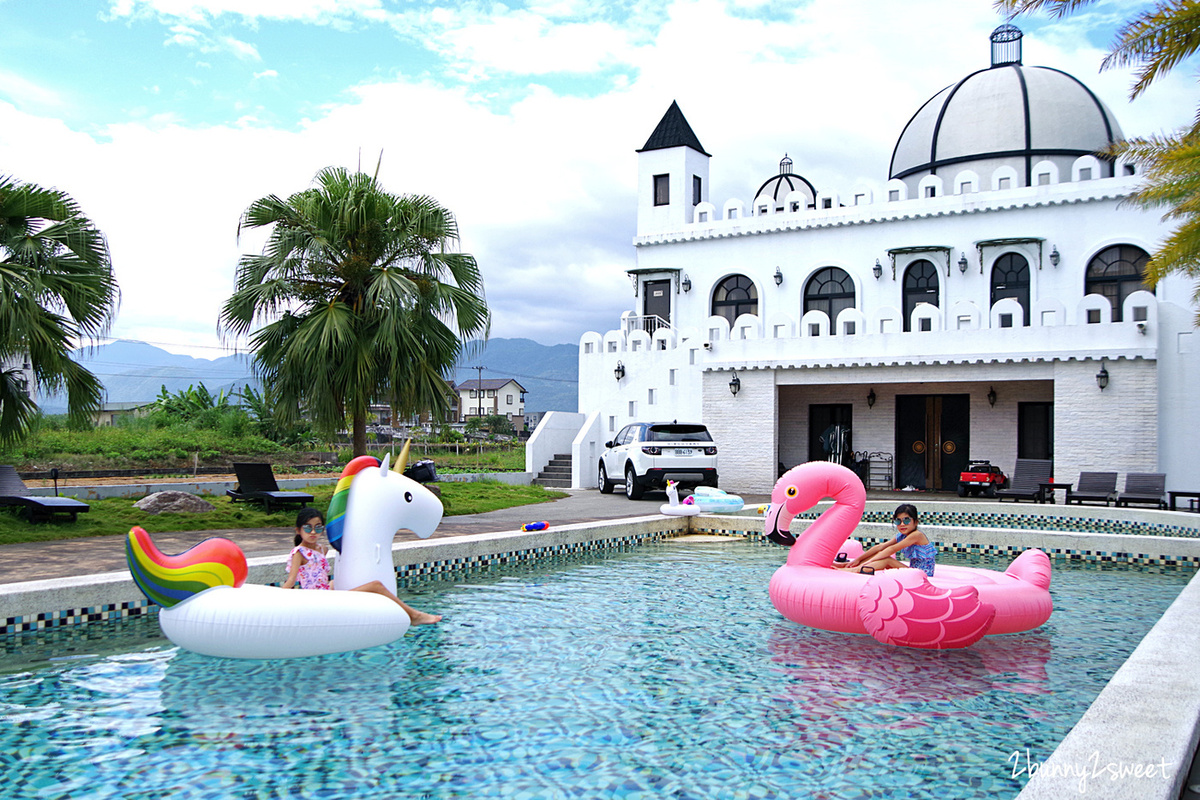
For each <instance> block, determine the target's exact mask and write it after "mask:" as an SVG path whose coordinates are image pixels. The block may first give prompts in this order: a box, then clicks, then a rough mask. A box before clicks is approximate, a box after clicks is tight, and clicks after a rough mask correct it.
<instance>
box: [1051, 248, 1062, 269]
mask: <svg viewBox="0 0 1200 800" xmlns="http://www.w3.org/2000/svg"><path fill="white" fill-rule="evenodd" d="M1059 261H1062V256H1060V255H1059V254H1058V245H1055V246H1054V247H1051V248H1050V264H1051V265H1052V266H1055V267H1057V266H1058V262H1059Z"/></svg>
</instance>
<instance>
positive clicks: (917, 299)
mask: <svg viewBox="0 0 1200 800" xmlns="http://www.w3.org/2000/svg"><path fill="white" fill-rule="evenodd" d="M902 291H903V293H904V330H906V331H907V330H909V329H910V326H911V325H912V312H913V311H914V310H915V309H916V307H917V303H929V304H930V305H934V306H936V305H938V274H937V267H935V266H933V262H932V261H929V260H927V259H924V258H922V259H920V260H919V261H914V262H913V263H911V264H909V265H908V269H907V270H905V271H904V288H903V290H902Z"/></svg>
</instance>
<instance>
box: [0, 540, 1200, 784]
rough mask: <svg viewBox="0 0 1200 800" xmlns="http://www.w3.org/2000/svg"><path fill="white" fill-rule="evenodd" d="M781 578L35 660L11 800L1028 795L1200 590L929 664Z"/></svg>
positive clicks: (78, 647)
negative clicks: (776, 589) (1114, 678)
mask: <svg viewBox="0 0 1200 800" xmlns="http://www.w3.org/2000/svg"><path fill="white" fill-rule="evenodd" d="M944 560H946V561H948V562H951V561H952V562H953V563H963V564H968V563H969V564H976V565H977V564H981V563H982V564H984V565H991V566H996V564H995V563H991V564H989V563H988V562H985V561H982V560H981V559H967V558H947V559H944ZM782 561H783V551H782V550H780V549H778V548H774V547H763V546H758V545H753V544H749V543H745V542H734V543H715V542H714V543H702V544H693V543H685V542H670V541H668V542H665V543H662V544H649V545H643V546H641V547H638V548H634V549H632V550H630V551H628V552H620V553H610V554H603V555H590V556H584V557H579V558H575V559H571V560H568V561H566V562H564V563H560V564H558V565H555V566H552V567H542V568H538V569H530V568H517V567H513V568H505V569H496V570H489V571H487V573H486V574H484V575H476V576H473V577H471V578H468V579H465V580H463V581H460V582H458V583H453V584H451V583H447V584H444V585H441V586H434V587H431V588H429V589H427V590H425V591H423V593H421V594H420V595H419V596H416V599H415V604H416V605H418V606H419V607H422V608H429V609H430V610H436V611H439V612H441V613H444V614H446V620H445V622H443V623H442V624H441V625H438V626H434V627H428V628H422V629H419V630H417V631H416V632H415V633H413V634H410V635H409V636H408V637H406V639H405V640H403V641H401V642H399V643H397V644H395V645H394V646H391V647H385V648H377V649H375V650H371V651H366V652H361V653H351V654H343V655H336V656H325V657H321V658H314V659H303V660H296V661H286V662H263V663H253V662H231V661H220V660H214V659H206V658H202V657H199V656H194V655H192V654H188V653H183V652H179V651H177V650H175V649H174V648H171V647H169V645H168V644H167V643H166V642H165V641H162V640H160V639H156V638H153V637H155V636H156V630H157V626H156V625H155V623H154V621H153V620H134V621H129V622H124V623H120V624H119V626H110V625H104V626H89V629H91V633H88V634H86V635H84V634H82V632H80V631H74V632H66V631H64V632H62V633H57V632H54V633H45V634H37V635H36V637H37V638H36V639H33V638H31V636H34V635H23V636H18V637H13V638H12V640H10V642H9V643H8V645H7V646H8V648H9V650H10V651H12V652H10V654H9V655H7V656H6V657H5V658H4V659H3V660H0V668H2V669H3V672H4V674H2V675H0V780H2V781H3V783H2V784H0V785H3V786H4V787H5V789H6V790H7V791H10V792H14V793H15V794H17V795H20V796H35V797H100V798H107V797H122V798H126V797H132V798H141V797H145V798H149V797H159V796H162V795H165V794H167V793H170V794H171V795H172V796H174V797H180V798H217V797H220V798H225V797H231V796H232V797H282V796H287V797H292V796H297V797H300V796H311V797H354V796H367V795H370V796H374V797H414V798H420V797H431V798H451V797H463V798H466V797H537V798H552V797H564V798H565V797H616V798H641V797H646V798H649V797H663V796H673V797H681V798H709V797H711V798H717V797H720V798H737V797H750V798H754V797H771V796H814V797H822V796H824V797H836V798H843V797H846V798H853V797H891V796H895V797H931V798H932V797H946V796H953V797H956V798H976V797H978V798H984V797H986V798H995V797H1011V796H1014V795H1015V794H1016V793H1017V792H1018V791H1019V789H1020V788H1021V786H1022V785H1023V783H1024V779H1023V778H1022V777H1019V776H1018V777H1014V776H1013V774H1012V773H1013V771H1014V762H1013V760H1012V758H1013V754H1014V753H1019V754H1020V758H1021V759H1024V758H1025V751H1026V749H1028V750H1029V753H1030V757H1031V758H1032V759H1033V760H1035V761H1036V760H1040V759H1044V758H1045V757H1046V756H1047V755H1048V754H1049V753H1050V751H1051V750H1053V748H1054V747H1055V745H1056V744H1057V743H1058V742H1059V741H1060V740H1061V739H1062V737H1063V736H1064V735H1065V734H1066V732H1067V731H1068V730H1069V729H1070V727H1071V726H1072V725H1073V724H1074V722H1075V721H1076V720H1077V719H1078V718H1079V717H1080V716H1081V715H1082V713H1083V712H1084V710H1085V709H1086V708H1087V706H1088V705H1089V704H1090V703H1091V701H1092V700H1093V699H1094V698H1095V696H1096V695H1097V694H1098V693H1099V691H1100V689H1101V688H1102V687H1103V686H1104V684H1105V682H1106V681H1107V680H1108V678H1109V676H1110V675H1111V674H1112V673H1113V672H1114V671H1115V670H1116V668H1117V667H1118V666H1119V665H1120V664H1121V662H1122V661H1123V660H1124V659H1125V657H1126V656H1127V655H1128V654H1129V653H1130V652H1131V651H1132V649H1133V648H1134V646H1136V644H1137V642H1138V641H1139V640H1140V638H1141V637H1142V636H1143V635H1144V634H1145V632H1146V631H1148V630H1149V629H1150V627H1151V626H1152V625H1153V624H1154V622H1155V621H1156V620H1157V619H1158V617H1159V616H1160V615H1161V614H1162V612H1163V610H1164V609H1165V608H1166V607H1167V606H1168V605H1169V604H1170V602H1171V601H1172V600H1173V599H1174V597H1175V596H1176V595H1177V594H1178V593H1179V591H1180V590H1181V589H1182V587H1183V585H1184V584H1185V583H1186V581H1187V580H1188V579H1189V578H1190V577H1191V575H1192V572H1191V571H1190V570H1187V571H1185V570H1179V569H1174V568H1143V569H1139V570H1135V569H1129V568H1101V567H1096V566H1090V567H1082V566H1074V565H1063V564H1055V575H1054V585H1053V586H1052V592H1053V594H1054V598H1055V604H1056V611H1055V614H1054V616H1053V617H1052V618H1051V621H1050V623H1048V624H1047V625H1046V626H1044V627H1043V628H1042V629H1040V630H1038V631H1035V632H1032V633H1028V634H1018V635H1015V636H1009V637H999V638H994V639H986V640H985V641H984V642H982V643H980V644H979V645H977V646H975V647H973V648H970V649H968V650H963V651H948V652H923V651H915V650H903V649H895V648H888V647H885V646H883V645H880V644H878V643H876V642H875V641H874V640H872V639H869V638H867V637H853V636H843V635H838V634H830V633H825V632H822V631H813V630H808V629H803V628H800V627H798V626H796V625H794V624H792V623H790V622H788V621H786V620H784V619H782V618H781V617H780V616H779V615H778V613H777V612H776V611H775V610H774V608H773V607H772V606H771V604H770V601H769V600H768V599H767V596H766V585H767V581H768V580H769V578H770V575H771V573H772V572H773V571H774V570H775V568H776V567H777V566H778V565H779V564H780V563H782ZM85 630H87V629H85ZM98 633H99V634H100V636H99V638H88V637H93V636H95V635H96V634H98ZM97 648H103V650H98V649H97ZM47 658H55V659H59V660H55V661H47V660H46V659H47ZM949 787H952V788H949Z"/></svg>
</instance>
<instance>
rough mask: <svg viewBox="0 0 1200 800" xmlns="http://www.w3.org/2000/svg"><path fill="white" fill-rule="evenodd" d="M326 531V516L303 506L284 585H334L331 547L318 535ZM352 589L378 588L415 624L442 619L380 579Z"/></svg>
mask: <svg viewBox="0 0 1200 800" xmlns="http://www.w3.org/2000/svg"><path fill="white" fill-rule="evenodd" d="M323 533H325V518H324V517H323V516H321V512H320V511H317V510H316V509H315V508H302V509H300V513H299V514H297V515H296V538H295V539H294V540H293V541H295V543H296V547H295V548H294V549H293V550H292V559H291V561H290V562H289V563H288V576H287V580H286V581H284V582H283V588H284V589H291V588H292V587H293V586H295V585H296V584H297V583H299V584H300V588H301V589H332V588H333V584H332V583H331V582H330V580H329V572H330V570H329V561H328V559H327V558H326V557H325V556H326V554H327V553H328V552H329V549H328V548H327V547H325V545H323V544H321V543H320V542H319V541H317V539H318V538H319V537H320V536H321V535H322V534H323ZM350 591H352V592H374V593H375V594H381V595H383V596H384V597H386V598H387V599H389V600H391V601H392V602H393V603H396V604H397V605H398V606H400V607H401V608H403V609H404V611H405V612H406V613H407V614H408V619H409V621H410V622H411V623H412V624H413V625H430V624H432V623H434V622H438V621H440V620H441V618H442V617H441V615H440V614H426V613H425V612H424V611H417V610H416V609H415V608H413V607H412V606H409V605H407V604H406V603H405V602H404V601H402V600H401V599H400V598H398V597H396V595H394V594H392V592H391V590H389V589H388V588H387V587H386V586H384V585H383V584H382V583H380V582H379V581H371V582H370V583H368V584H364V585H363V586H356V587H354V588H353V589H351V590H350Z"/></svg>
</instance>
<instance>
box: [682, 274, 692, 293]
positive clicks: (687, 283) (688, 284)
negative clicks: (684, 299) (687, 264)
mask: <svg viewBox="0 0 1200 800" xmlns="http://www.w3.org/2000/svg"><path fill="white" fill-rule="evenodd" d="M691 290H692V279H691V278H689V277H688V276H687V273H686V272H685V273H683V291H684V292H690V291H691Z"/></svg>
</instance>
